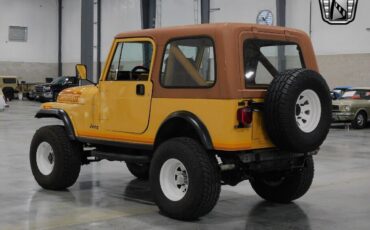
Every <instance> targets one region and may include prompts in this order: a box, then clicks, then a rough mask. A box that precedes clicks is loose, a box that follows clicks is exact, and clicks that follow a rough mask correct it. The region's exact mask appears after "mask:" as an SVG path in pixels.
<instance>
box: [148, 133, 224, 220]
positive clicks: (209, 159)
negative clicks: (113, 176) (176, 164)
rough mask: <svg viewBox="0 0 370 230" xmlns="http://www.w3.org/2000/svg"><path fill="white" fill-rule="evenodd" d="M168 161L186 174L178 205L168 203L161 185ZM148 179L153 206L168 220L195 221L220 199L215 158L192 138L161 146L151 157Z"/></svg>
mask: <svg viewBox="0 0 370 230" xmlns="http://www.w3.org/2000/svg"><path fill="white" fill-rule="evenodd" d="M169 159H176V160H178V161H180V162H181V163H182V164H183V165H184V166H185V168H186V170H187V173H188V182H189V185H188V189H187V191H186V193H185V195H184V197H183V198H181V199H180V200H178V201H172V200H170V199H169V198H168V197H167V196H166V195H165V194H164V192H163V189H162V187H161V184H160V178H159V177H160V172H161V169H162V166H163V165H164V164H165V162H167V160H169ZM149 176H150V184H151V189H152V193H153V196H154V200H155V202H156V203H157V205H158V207H159V209H160V210H161V212H162V213H163V214H165V215H167V216H169V217H171V218H175V219H179V220H194V219H197V218H199V217H201V216H203V215H206V214H207V213H209V212H210V211H211V210H212V209H213V207H214V206H215V205H216V203H217V201H218V198H219V195H220V190H221V183H220V169H219V167H218V164H217V160H216V158H215V156H214V155H213V154H211V153H208V152H207V151H206V150H205V149H204V148H203V147H202V146H201V145H200V144H199V143H198V142H197V141H195V140H193V139H191V138H187V137H179V138H173V139H170V140H168V141H166V142H164V143H162V144H161V145H160V146H159V147H158V148H157V150H156V151H155V153H154V157H153V159H152V162H151V166H150V174H149Z"/></svg>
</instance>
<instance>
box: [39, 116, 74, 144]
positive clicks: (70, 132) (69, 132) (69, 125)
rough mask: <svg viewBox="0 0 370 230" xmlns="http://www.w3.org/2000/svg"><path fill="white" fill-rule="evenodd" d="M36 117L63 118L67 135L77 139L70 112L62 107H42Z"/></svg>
mask: <svg viewBox="0 0 370 230" xmlns="http://www.w3.org/2000/svg"><path fill="white" fill-rule="evenodd" d="M35 117H36V118H56V119H58V120H61V121H62V122H63V124H64V127H65V129H66V132H67V136H68V138H69V139H71V140H76V135H75V132H74V128H73V124H72V121H71V119H70V118H69V116H68V114H67V113H66V112H65V111H64V110H62V109H40V110H39V111H38V112H37V113H36V115H35Z"/></svg>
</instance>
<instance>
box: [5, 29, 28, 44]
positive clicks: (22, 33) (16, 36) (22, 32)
mask: <svg viewBox="0 0 370 230" xmlns="http://www.w3.org/2000/svg"><path fill="white" fill-rule="evenodd" d="M27 32H28V28H27V27H22V26H9V41H13V42H26V41H27Z"/></svg>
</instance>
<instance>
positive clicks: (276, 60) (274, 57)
mask: <svg viewBox="0 0 370 230" xmlns="http://www.w3.org/2000/svg"><path fill="white" fill-rule="evenodd" d="M243 58H244V60H243V61H244V79H245V86H246V87H267V86H268V85H269V84H270V83H271V81H272V79H273V78H274V77H275V76H276V75H277V74H278V73H280V72H283V71H285V70H288V69H297V68H304V67H305V64H304V60H303V56H302V53H301V49H300V47H299V45H298V44H296V43H291V42H285V41H272V40H259V39H247V40H245V41H244V44H243Z"/></svg>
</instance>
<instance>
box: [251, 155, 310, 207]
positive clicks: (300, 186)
mask: <svg viewBox="0 0 370 230" xmlns="http://www.w3.org/2000/svg"><path fill="white" fill-rule="evenodd" d="M313 176H314V163H313V159H312V156H311V157H309V158H307V159H306V161H305V166H304V168H302V169H300V170H295V171H294V172H290V173H286V174H283V173H277V172H274V173H269V174H259V175H256V176H255V177H254V178H253V180H251V181H250V183H251V185H252V188H253V189H254V191H255V192H256V193H257V194H258V195H259V196H260V197H262V198H263V199H265V200H267V201H271V202H276V203H289V202H291V201H293V200H295V199H298V198H300V197H301V196H303V195H304V194H305V193H306V192H307V191H308V189H309V188H310V186H311V184H312V180H313Z"/></svg>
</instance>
